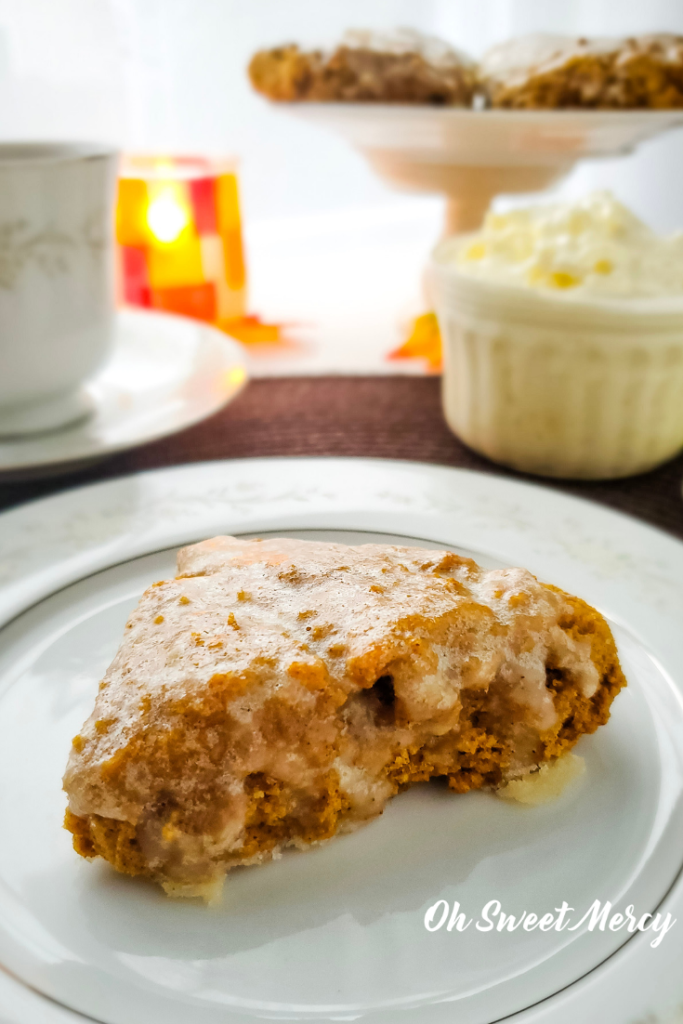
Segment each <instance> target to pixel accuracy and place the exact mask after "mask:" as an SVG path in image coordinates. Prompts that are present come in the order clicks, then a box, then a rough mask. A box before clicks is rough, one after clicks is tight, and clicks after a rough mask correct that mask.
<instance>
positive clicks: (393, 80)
mask: <svg viewBox="0 0 683 1024" xmlns="http://www.w3.org/2000/svg"><path fill="white" fill-rule="evenodd" d="M249 76H250V78H251V82H252V85H253V86H254V88H255V89H256V90H257V91H258V92H260V93H262V95H264V96H266V97H267V98H268V99H270V100H274V101H276V102H277V103H278V104H279V105H283V106H286V108H287V109H288V110H289V111H290V112H291V113H293V114H295V115H296V116H298V117H300V118H303V119H304V120H307V121H311V122H313V123H315V124H320V125H322V126H323V127H327V128H329V129H331V130H332V131H335V132H337V133H338V134H340V135H342V136H343V137H344V138H345V139H346V140H347V141H348V142H350V143H351V144H352V145H353V146H355V147H356V148H357V149H358V150H360V152H361V153H363V155H364V156H365V157H366V158H367V159H368V161H369V162H370V164H371V165H372V167H373V168H374V169H375V170H376V171H377V173H378V174H380V175H381V176H382V177H383V178H385V179H386V180H387V181H388V182H390V183H391V184H392V185H395V186H397V187H399V188H405V189H411V190H415V191H419V192H432V193H440V194H442V195H445V196H446V197H447V207H446V225H445V226H446V234H447V235H450V234H454V233H458V232H462V231H471V230H474V229H475V228H477V227H479V225H480V224H481V221H482V219H483V215H484V213H485V211H486V209H487V208H488V206H489V205H490V203H491V200H492V199H493V198H494V196H496V195H497V194H499V193H515V192H517V193H519V192H538V191H540V190H541V189H544V188H547V187H548V186H549V185H552V184H554V183H555V182H556V181H558V180H559V179H560V178H562V177H563V176H564V175H565V174H567V172H568V171H570V170H571V169H572V167H573V166H574V164H575V163H576V161H577V160H581V159H584V158H587V157H607V156H615V155H617V154H623V153H628V152H630V151H631V150H633V149H634V148H635V147H636V146H637V145H638V143H640V142H642V141H644V140H645V139H648V138H651V137H653V136H655V135H658V134H659V133H660V132H662V131H665V130H666V129H668V128H672V127H674V126H676V125H680V124H683V37H681V36H676V35H672V34H667V33H660V34H659V35H643V36H639V37H635V38H624V39H585V38H578V39H577V38H571V37H569V36H557V35H546V34H534V35H529V36H524V37H521V38H518V39H512V40H510V41H509V42H506V43H503V44H501V45H499V46H496V47H494V48H493V49H492V50H489V52H488V53H487V54H485V55H484V57H483V58H482V60H481V61H480V62H479V63H478V64H477V63H475V62H474V61H473V60H472V59H471V58H470V57H468V56H467V55H466V54H464V53H461V52H460V51H459V50H457V49H455V48H453V47H452V46H450V45H449V44H448V43H446V42H445V41H444V40H441V39H437V38H434V37H431V36H423V35H421V34H420V33H417V32H414V31H411V30H406V29H403V30H399V31H397V32H394V33H392V34H390V35H387V36H384V35H377V34H375V33H372V32H364V31H353V32H349V33H347V34H346V36H345V37H344V38H343V40H342V41H341V43H340V44H339V45H338V46H337V47H336V49H334V50H331V51H327V52H325V51H323V50H313V51H304V50H301V49H300V48H299V47H298V46H296V45H294V44H291V45H286V46H282V47H278V48H275V49H272V50H263V51H260V52H259V53H257V54H255V56H254V57H253V58H252V61H251V64H250V66H249Z"/></svg>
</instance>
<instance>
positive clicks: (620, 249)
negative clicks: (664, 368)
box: [451, 192, 683, 299]
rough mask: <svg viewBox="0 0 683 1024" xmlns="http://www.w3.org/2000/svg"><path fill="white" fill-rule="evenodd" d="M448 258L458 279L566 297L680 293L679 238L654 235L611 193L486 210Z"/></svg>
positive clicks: (682, 241)
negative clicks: (502, 210)
mask: <svg viewBox="0 0 683 1024" xmlns="http://www.w3.org/2000/svg"><path fill="white" fill-rule="evenodd" d="M451 258H452V259H453V261H454V262H455V263H456V264H457V267H458V269H459V270H460V271H461V272H462V273H465V274H471V275H473V276H475V277H478V278H482V279H487V280H491V281H499V282H500V283H506V284H512V285H519V286H520V287H524V288H531V289H534V290H539V291H545V292H553V293H555V294H557V295H558V296H562V297H563V298H566V299H586V298H599V297H600V296H604V297H605V298H612V297H628V298H648V297H655V296H656V297H663V296H674V295H683V234H680V233H678V234H675V235H671V236H670V237H662V236H660V235H657V234H656V233H655V232H654V231H652V230H651V229H650V228H649V227H647V225H646V224H644V223H643V222H642V221H641V220H639V219H638V217H636V216H635V214H633V213H631V211H630V210H628V209H627V208H626V207H625V206H623V205H622V203H620V202H619V201H618V200H617V199H615V197H614V196H613V195H612V194H611V193H610V192H593V193H591V194H590V195H588V196H586V197H585V198H584V199H580V200H578V201H577V202H573V203H552V204H547V205H539V206H532V207H526V208H524V209H518V210H511V211H509V212H507V213H493V212H491V213H489V214H488V215H487V216H486V219H485V221H484V225H483V227H482V229H481V230H480V231H478V232H476V233H475V234H473V235H470V236H469V238H468V240H467V244H465V245H462V246H458V247H456V248H454V250H453V251H452V254H451Z"/></svg>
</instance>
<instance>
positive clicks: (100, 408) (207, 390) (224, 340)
mask: <svg viewBox="0 0 683 1024" xmlns="http://www.w3.org/2000/svg"><path fill="white" fill-rule="evenodd" d="M246 380H247V370H246V360H245V357H244V350H243V349H242V346H241V345H238V344H237V342H235V341H233V340H232V339H231V338H228V337H226V335H225V334H223V333H222V332H221V331H219V330H217V329H216V328H215V327H210V326H209V325H208V324H205V323H201V322H199V321H197V320H190V319H189V318H188V317H183V316H169V315H168V314H166V313H151V312H144V311H142V310H134V309H122V310H119V312H118V313H117V315H116V329H115V335H114V346H113V352H112V355H111V357H110V359H109V361H108V363H107V364H106V365H105V366H104V368H103V369H102V370H101V371H100V372H99V374H98V375H97V376H96V377H95V378H93V380H92V381H90V383H89V384H87V385H86V386H85V388H84V391H85V393H86V397H87V400H88V402H89V404H90V406H91V408H92V414H91V415H90V416H89V417H88V418H87V419H84V420H81V421H79V422H78V423H75V424H73V425H72V426H70V427H65V428H64V429H62V430H52V431H50V432H49V433H45V434H32V435H27V436H26V437H22V438H0V477H4V478H7V477H8V476H11V477H16V476H22V477H27V476H38V475H43V474H46V473H56V472H66V471H67V470H69V469H71V468H72V467H73V466H74V465H77V464H78V463H80V462H92V461H95V460H97V459H102V458H105V457H106V456H107V455H113V454H114V452H118V451H122V450H123V449H126V448H135V447H137V446H138V445H141V444H146V443H147V442H148V441H156V440H158V439H159V438H160V437H166V436H167V435H168V434H175V433H177V432H178V431H179V430H184V429H185V428H186V427H190V426H192V424H193V423H197V422H199V421H200V420H203V419H206V418H207V417H208V416H211V415H212V414H213V413H215V412H218V410H219V409H221V408H222V407H223V406H224V405H226V404H227V403H228V402H229V401H231V399H232V398H234V397H235V395H236V394H237V393H238V392H239V391H240V390H241V389H242V387H243V386H244V384H245V383H246Z"/></svg>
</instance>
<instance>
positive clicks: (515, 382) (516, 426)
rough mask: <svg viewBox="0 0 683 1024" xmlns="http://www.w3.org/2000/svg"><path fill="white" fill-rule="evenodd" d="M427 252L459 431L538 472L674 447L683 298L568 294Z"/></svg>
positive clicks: (620, 470) (656, 454)
mask: <svg viewBox="0 0 683 1024" xmlns="http://www.w3.org/2000/svg"><path fill="white" fill-rule="evenodd" d="M465 242H466V238H464V237H461V238H459V239H458V238H451V239H448V240H447V241H446V242H442V243H441V244H440V245H439V246H438V247H437V248H436V250H435V251H434V253H433V257H432V263H431V273H430V278H431V285H432V293H433V299H434V303H435V306H436V313H437V318H438V321H439V327H440V330H441V336H442V340H443V349H444V374H443V390H442V396H443V407H444V413H445V416H446V420H447V422H448V425H449V426H450V428H451V429H452V430H453V432H454V433H455V434H457V436H458V437H460V438H461V440H463V441H464V442H465V444H467V445H469V447H470V448H473V449H474V450H475V451H478V452H481V453H482V454H483V455H486V456H487V457H488V458H490V459H493V460H494V461H495V462H500V463H503V464H505V465H507V466H512V467H513V468H515V469H518V470H522V471H524V472H527V473H535V474H538V475H541V476H555V477H568V478H576V479H593V480H599V479H609V478H614V477H623V476H630V475H632V474H635V473H643V472H645V471H647V470H649V469H652V468H654V467H655V466H657V465H659V464H660V463H662V462H665V461H666V460H667V459H670V458H672V457H673V456H674V455H676V453H677V452H678V451H679V450H680V449H681V447H683V298H671V299H619V300H609V301H607V300H602V299H601V300H590V299H585V300H584V299H581V300H580V301H577V300H574V299H567V298H566V297H563V296H555V295H553V294H548V293H546V292H536V291H533V290H532V289H526V288H522V287H514V286H511V285H505V284H503V285H501V284H499V283H497V282H493V281H491V280H489V279H486V280H484V279H481V278H475V277H473V276H469V275H466V274H464V273H462V272H460V271H459V270H458V268H457V267H456V266H455V265H454V263H453V256H454V251H455V247H456V246H458V245H460V244H464V243H465Z"/></svg>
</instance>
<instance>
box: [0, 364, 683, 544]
mask: <svg viewBox="0 0 683 1024" xmlns="http://www.w3.org/2000/svg"><path fill="white" fill-rule="evenodd" d="M259 455H347V456H348V455H355V456H372V457H375V458H383V459H412V460H415V461H417V462H432V463H437V464H439V465H442V466H461V467H464V468H467V469H477V470H481V471H483V472H485V473H498V474H500V475H503V476H509V477H513V478H517V479H529V480H533V481H534V482H536V483H539V482H544V483H546V484H547V486H549V487H554V488H556V489H558V490H561V491H566V492H567V493H569V494H576V495H579V496H580V497H583V498H589V499H592V500H593V501H599V502H602V503H603V504H605V505H610V506H611V507H612V508H616V509H620V510H622V511H624V512H629V513H631V514H632V515H635V516H639V517H640V518H642V519H645V520H647V521H648V522H650V523H653V524H654V525H655V526H659V527H661V528H663V529H665V530H668V531H670V532H671V533H673V534H676V535H677V536H678V537H681V538H683V500H682V499H681V481H682V480H683V455H682V456H679V457H678V458H677V459H675V460H674V461H673V462H669V463H667V465H665V466H662V467H661V468H660V469H657V470H655V471H654V472H652V473H646V474H644V475H642V476H638V477H632V478H630V479H628V480H617V481H613V482H608V483H560V482H556V481H539V479H538V478H532V477H524V476H523V475H522V474H520V473H513V472H511V471H508V470H505V469H502V468H501V467H499V466H495V465H494V464H493V463H491V462H489V461H488V460H487V459H483V458H481V457H480V456H478V455H475V454H474V452H472V451H470V450H469V449H468V448H466V447H465V445H463V444H461V442H460V441H458V440H457V439H456V438H455V437H454V436H453V435H452V434H451V432H450V431H449V429H448V427H447V426H446V424H445V422H444V419H443V416H442V414H441V406H440V401H439V380H438V379H437V378H435V377H403V376H401V377H399V376H397V377H289V378H276V379H268V380H255V381H252V382H251V383H250V384H249V385H248V387H247V388H246V390H245V391H244V392H243V393H242V394H241V395H240V396H239V397H238V398H237V399H236V400H235V401H234V402H233V403H232V405H229V406H228V407H227V408H226V409H224V410H223V411H222V412H220V413H218V414H217V415H216V416H213V417H211V419H209V420H206V421H205V422H204V423H200V424H198V425H197V426H195V427H191V428H190V429H189V430H185V431H183V432H182V433H181V434H175V435H174V436H173V437H168V438H165V439H164V440H162V441H156V442H154V443H153V444H148V445H145V446H144V447H142V448H137V449H135V450H133V451H130V452H126V453H123V454H121V455H116V456H114V457H113V458H110V459H108V460H107V461H106V462H102V463H99V464H98V465H96V466H92V467H90V468H89V469H86V470H82V471H80V472H78V473H70V474H69V475H68V476H58V477H52V478H48V479H43V480H34V481H27V482H15V483H4V484H0V508H9V507H10V506H12V505H16V504H18V503H19V502H23V501H26V500H28V499H31V498H37V497H42V496H44V495H47V494H53V493H55V492H56V491H59V490H63V489H64V488H67V487H76V486H79V485H82V484H86V483H91V482H94V481H97V480H104V479H107V478H111V477H116V476H123V475H125V474H127V473H136V472H139V471H140V470H145V469H155V468H157V467H160V466H175V465H180V464H182V463H187V462H198V461H203V460H207V459H234V458H247V457H249V456H259Z"/></svg>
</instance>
